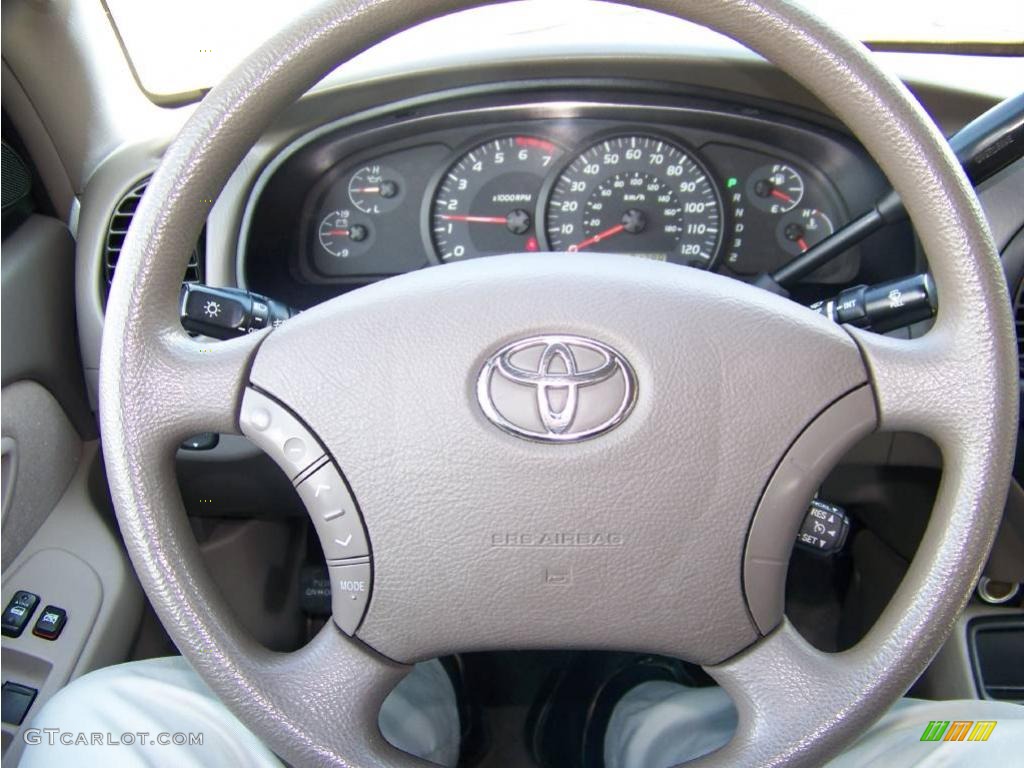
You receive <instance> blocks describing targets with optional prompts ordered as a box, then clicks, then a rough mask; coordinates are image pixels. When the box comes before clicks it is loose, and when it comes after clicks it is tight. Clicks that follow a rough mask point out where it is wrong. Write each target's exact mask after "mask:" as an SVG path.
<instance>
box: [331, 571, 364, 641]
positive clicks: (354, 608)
mask: <svg viewBox="0 0 1024 768" xmlns="http://www.w3.org/2000/svg"><path fill="white" fill-rule="evenodd" d="M329 570H330V573H331V608H332V613H333V614H334V623H335V624H337V625H338V627H340V628H341V631H342V632H344V633H345V634H346V635H351V634H354V633H355V631H356V628H357V627H358V626H359V622H361V621H362V620H363V614H364V613H365V612H366V606H367V604H368V603H369V602H370V564H369V563H355V564H353V565H332V566H329Z"/></svg>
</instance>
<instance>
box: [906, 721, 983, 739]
mask: <svg viewBox="0 0 1024 768" xmlns="http://www.w3.org/2000/svg"><path fill="white" fill-rule="evenodd" d="M997 722H998V721H997V720H978V721H977V722H975V721H974V720H954V721H952V722H950V721H949V720H932V721H931V722H929V723H928V725H927V726H926V727H925V729H924V733H922V734H921V741H988V737H989V736H991V735H992V731H994V730H995V728H996V723H997Z"/></svg>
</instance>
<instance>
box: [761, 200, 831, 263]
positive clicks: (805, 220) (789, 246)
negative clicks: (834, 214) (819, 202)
mask: <svg viewBox="0 0 1024 768" xmlns="http://www.w3.org/2000/svg"><path fill="white" fill-rule="evenodd" d="M834 229H835V228H834V227H833V226H832V219H830V218H829V217H828V216H826V215H825V214H824V213H822V212H821V211H820V210H818V209H817V208H801V209H800V210H797V211H792V212H790V213H787V214H786V215H785V216H783V217H782V218H781V219H779V223H778V225H776V227H775V240H776V241H777V242H778V244H779V246H780V247H781V248H782V250H784V251H786V253H788V254H790V255H791V256H799V255H800V254H801V253H803V252H804V251H806V250H807V249H809V248H810V247H811V246H812V245H816V244H817V243H820V242H821V241H822V240H824V239H825V238H826V237H828V236H829V235H831V234H832V232H833V231H834Z"/></svg>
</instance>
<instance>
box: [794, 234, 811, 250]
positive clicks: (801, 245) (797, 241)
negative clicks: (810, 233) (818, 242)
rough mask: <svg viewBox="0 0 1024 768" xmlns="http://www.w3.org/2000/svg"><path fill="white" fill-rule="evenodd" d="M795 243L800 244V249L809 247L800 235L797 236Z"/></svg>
mask: <svg viewBox="0 0 1024 768" xmlns="http://www.w3.org/2000/svg"><path fill="white" fill-rule="evenodd" d="M796 244H797V245H798V246H800V250H801V251H806V250H807V249H808V248H810V246H809V245H808V244H807V241H806V240H804V239H803V238H802V237H798V238H797V240H796Z"/></svg>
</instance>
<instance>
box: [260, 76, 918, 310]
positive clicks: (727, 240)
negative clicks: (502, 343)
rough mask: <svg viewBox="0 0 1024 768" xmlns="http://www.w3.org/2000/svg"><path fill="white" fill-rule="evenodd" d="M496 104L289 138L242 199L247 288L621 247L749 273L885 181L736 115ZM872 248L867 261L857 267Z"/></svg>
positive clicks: (794, 130)
mask: <svg viewBox="0 0 1024 768" xmlns="http://www.w3.org/2000/svg"><path fill="white" fill-rule="evenodd" d="M493 98H494V97H490V101H489V102H485V103H484V104H483V106H474V107H469V108H463V105H461V104H460V105H453V104H451V103H444V102H441V103H439V104H438V105H437V107H436V108H435V111H434V112H429V111H423V112H416V111H409V112H403V113H399V114H396V115H389V116H386V117H384V118H378V119H376V120H375V121H369V120H368V121H366V122H365V123H348V124H339V125H338V126H336V127H334V126H326V127H325V128H323V129H322V130H320V131H318V132H316V133H314V134H311V135H309V136H308V137H302V138H300V139H298V140H296V142H295V143H294V144H293V145H292V146H291V147H290V148H289V149H288V150H286V151H285V152H284V153H282V155H281V156H279V157H278V159H277V160H276V161H275V163H274V164H272V165H271V166H270V167H269V168H268V170H267V171H266V173H265V174H264V178H263V179H262V180H261V181H260V182H259V183H258V185H257V192H256V193H255V194H254V195H253V197H252V198H251V199H250V202H249V208H248V210H247V213H246V216H247V221H248V225H247V227H246V228H245V229H244V231H243V238H242V242H241V243H240V248H241V253H240V264H241V268H242V269H243V271H244V275H245V278H246V284H247V286H248V287H250V288H252V289H254V290H257V291H262V292H264V293H266V294H267V295H274V296H278V297H281V298H282V299H283V300H287V301H288V302H289V303H290V304H291V305H292V306H297V307H300V308H301V307H304V306H312V305H313V304H315V303H318V302H320V301H324V300H326V299H329V298H331V297H332V296H335V295H338V294H339V293H343V292H345V291H347V290H350V289H351V288H355V287H358V286H360V285H365V284H367V283H369V282H373V281H375V280H379V279H382V278H386V277H389V276H393V275H397V274H402V273H405V272H410V271H413V270H417V269H422V268H426V267H430V266H432V265H438V264H446V263H453V262H458V261H463V260H466V259H475V258H482V257H488V256H491V255H495V254H506V253H520V252H532V251H540V252H576V253H580V254H587V253H595V252H607V253H619V254H624V255H627V256H632V257H639V258H647V259H656V260H660V261H666V262H671V263H674V264H680V265H684V266H688V267H694V268H699V269H709V270H713V271H716V272H720V273H723V274H726V275H729V276H731V277H735V278H738V279H752V278H753V277H755V276H756V275H758V274H760V273H762V272H771V271H773V270H775V269H777V268H778V267H780V266H782V265H783V264H785V263H787V262H788V261H790V260H791V259H792V258H794V257H795V256H798V255H799V254H800V253H802V252H803V251H806V250H807V249H809V248H811V247H812V246H813V245H814V244H815V243H817V242H819V241H821V240H822V239H824V238H826V237H828V236H829V235H830V234H831V233H832V232H833V231H834V230H835V229H837V228H838V227H841V226H842V225H843V224H844V223H845V222H847V221H848V220H850V213H851V211H852V212H854V213H859V212H861V211H862V210H866V209H868V208H869V207H870V206H871V205H872V204H873V202H874V200H875V199H876V197H877V195H878V194H879V192H880V190H884V189H885V180H884V177H882V175H881V174H880V173H879V172H878V170H877V168H876V167H875V166H874V165H873V164H872V163H870V160H868V158H867V156H866V155H865V154H864V153H863V151H862V150H861V149H860V148H859V147H858V146H857V145H856V144H855V143H854V142H852V141H851V140H849V139H848V137H845V136H843V135H842V134H839V133H836V132H833V131H831V130H829V129H826V128H822V127H821V126H818V125H813V124H809V123H801V122H799V121H797V120H795V119H792V118H788V117H783V116H778V115H772V114H771V113H765V112H758V111H756V110H753V109H750V108H748V107H744V106H742V105H733V106H731V107H723V106H722V104H721V103H718V102H716V103H714V104H713V105H712V106H711V107H709V108H706V109H705V108H698V107H696V106H694V105H693V104H687V105H685V106H682V107H681V106H679V105H678V104H679V103H678V102H671V101H669V100H668V99H662V102H661V103H658V102H657V100H656V98H655V97H653V96H648V97H646V98H647V99H648V101H646V102H643V101H638V102H634V103H632V104H630V105H626V104H624V103H623V102H624V101H625V97H624V96H623V95H621V94H619V95H617V96H616V97H615V98H614V99H613V98H610V97H609V98H605V99H602V100H595V101H589V102H588V101H579V102H577V101H572V100H570V99H567V98H564V97H562V98H555V97H554V96H552V97H551V98H550V99H549V100H547V101H545V100H543V99H540V98H531V99H530V100H529V101H528V102H525V103H522V104H510V103H502V104H500V105H497V106H495V105H494V103H493ZM616 102H617V103H616ZM870 250H876V251H878V253H879V257H878V258H877V259H874V261H873V262H872V263H873V264H874V266H871V265H869V266H868V268H867V269H864V270H862V253H865V254H867V253H868V251H870ZM885 252H887V253H890V254H891V253H892V252H893V251H892V249H891V248H889V247H888V244H886V243H883V242H881V241H879V242H877V243H871V242H866V243H865V244H864V245H863V246H861V247H858V248H855V249H853V250H851V251H850V252H848V253H847V254H845V255H844V256H843V257H841V258H839V259H837V260H835V261H834V262H832V263H830V264H829V265H827V266H826V267H824V268H822V269H820V270H819V271H818V272H816V273H814V274H812V275H811V276H809V277H808V278H806V279H805V283H806V284H807V285H817V286H821V289H820V292H821V293H822V295H825V294H827V295H832V294H834V293H835V286H836V285H841V284H849V283H850V282H852V281H853V280H854V279H855V278H856V279H858V280H867V279H868V278H870V279H872V280H878V279H880V278H884V277H886V274H885V272H886V270H888V269H890V267H891V268H892V269H896V268H897V267H899V268H903V267H904V266H905V265H894V264H889V263H888V262H886V261H885V259H884V258H883V257H882V256H883V254H884V253H885ZM890 261H891V260H890ZM865 263H867V262H865ZM876 267H877V268H876ZM808 298H809V300H811V301H813V300H814V299H815V296H814V295H813V294H812V295H810V296H809V297H808Z"/></svg>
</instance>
